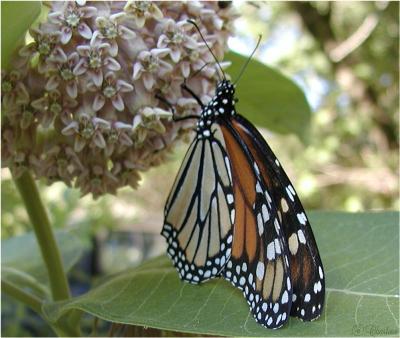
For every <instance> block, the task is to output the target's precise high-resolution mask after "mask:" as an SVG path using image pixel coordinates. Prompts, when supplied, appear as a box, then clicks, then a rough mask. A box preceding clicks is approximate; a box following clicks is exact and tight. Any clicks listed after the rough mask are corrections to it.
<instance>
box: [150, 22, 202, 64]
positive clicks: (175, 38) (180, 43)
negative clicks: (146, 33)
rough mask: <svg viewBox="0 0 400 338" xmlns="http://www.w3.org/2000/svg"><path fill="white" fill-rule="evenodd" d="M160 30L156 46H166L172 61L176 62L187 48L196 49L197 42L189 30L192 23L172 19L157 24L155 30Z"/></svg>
mask: <svg viewBox="0 0 400 338" xmlns="http://www.w3.org/2000/svg"><path fill="white" fill-rule="evenodd" d="M157 29H158V30H160V29H161V31H162V33H161V35H160V37H159V38H158V41H157V48H163V49H165V48H168V49H169V55H170V56H171V59H172V61H174V62H175V63H178V62H179V60H180V59H181V56H182V54H184V53H185V52H186V50H187V49H197V48H198V43H197V41H196V40H195V39H193V38H192V37H191V34H189V31H190V30H192V29H193V25H192V24H191V23H189V22H187V21H186V20H184V21H178V22H175V21H174V20H172V19H169V20H167V21H166V22H164V23H161V24H159V25H158V28H156V30H157Z"/></svg>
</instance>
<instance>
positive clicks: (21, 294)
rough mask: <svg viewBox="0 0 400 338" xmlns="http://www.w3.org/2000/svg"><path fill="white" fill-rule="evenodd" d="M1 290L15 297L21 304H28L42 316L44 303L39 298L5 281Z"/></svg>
mask: <svg viewBox="0 0 400 338" xmlns="http://www.w3.org/2000/svg"><path fill="white" fill-rule="evenodd" d="M1 290H2V291H4V292H6V293H7V294H9V295H10V296H12V297H14V298H15V299H17V300H19V301H20V302H22V303H24V304H26V305H27V306H29V307H30V308H31V309H32V310H33V311H35V312H37V313H38V314H40V315H41V314H42V302H41V300H40V299H39V298H38V297H36V296H34V295H32V294H30V293H28V292H26V291H24V290H22V289H20V288H18V287H16V286H14V285H12V284H11V283H9V282H7V281H4V280H2V281H1Z"/></svg>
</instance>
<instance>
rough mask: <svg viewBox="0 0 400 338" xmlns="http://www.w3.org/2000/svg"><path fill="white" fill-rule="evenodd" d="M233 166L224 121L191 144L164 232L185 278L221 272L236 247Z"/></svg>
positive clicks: (203, 277) (194, 279) (169, 204)
mask: <svg viewBox="0 0 400 338" xmlns="http://www.w3.org/2000/svg"><path fill="white" fill-rule="evenodd" d="M233 202H234V199H233V190H232V178H231V168H230V164H229V161H228V158H227V154H226V151H225V149H224V140H223V138H222V137H221V133H220V131H219V127H218V126H217V125H215V127H213V136H212V137H209V138H197V139H196V140H195V141H194V142H193V143H192V145H191V146H190V148H189V150H188V152H187V154H186V156H185V159H184V161H183V164H182V166H181V168H180V170H179V173H178V176H177V178H176V179H175V183H174V185H173V189H172V191H171V193H170V196H169V197H168V200H167V204H166V208H165V221H164V227H163V230H162V235H163V236H164V237H165V238H166V239H167V242H168V249H167V252H168V254H169V255H170V257H171V258H172V260H173V262H174V265H175V267H176V268H177V270H178V272H179V274H180V276H181V278H182V279H184V280H186V281H189V282H192V283H199V282H201V281H204V280H207V279H210V278H212V277H215V276H217V275H218V274H219V273H220V271H221V269H222V268H223V267H224V266H225V264H226V262H227V260H228V259H229V257H230V253H231V242H232V219H231V217H232V216H233V214H234V203H233Z"/></svg>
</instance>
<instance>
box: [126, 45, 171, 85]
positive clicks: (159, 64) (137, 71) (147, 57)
mask: <svg viewBox="0 0 400 338" xmlns="http://www.w3.org/2000/svg"><path fill="white" fill-rule="evenodd" d="M169 52H170V50H169V49H168V48H162V49H160V48H154V49H152V50H150V51H142V52H140V53H139V55H138V57H137V60H138V61H137V62H136V63H135V64H134V65H133V75H132V78H133V80H138V79H140V78H142V81H143V84H144V86H145V88H146V89H147V90H151V89H152V88H153V86H154V84H155V82H156V80H157V78H158V77H163V76H165V75H166V74H167V73H168V72H171V71H172V69H173V68H172V66H171V64H169V63H168V62H166V61H164V60H163V59H162V58H164V57H165V56H167V55H168V54H169Z"/></svg>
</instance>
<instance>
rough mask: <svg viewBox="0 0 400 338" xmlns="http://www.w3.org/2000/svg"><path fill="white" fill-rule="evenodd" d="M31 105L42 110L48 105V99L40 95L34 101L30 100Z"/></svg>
mask: <svg viewBox="0 0 400 338" xmlns="http://www.w3.org/2000/svg"><path fill="white" fill-rule="evenodd" d="M31 104H32V107H33V108H35V109H37V110H39V111H44V110H45V109H46V107H47V105H48V100H47V98H46V97H41V98H40V99H37V100H35V101H32V103H31Z"/></svg>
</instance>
